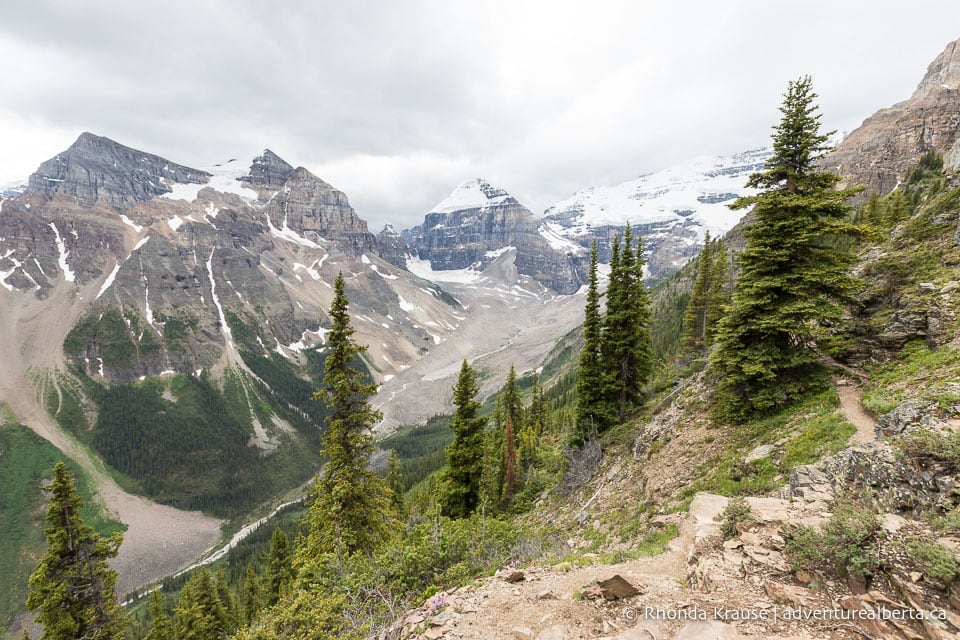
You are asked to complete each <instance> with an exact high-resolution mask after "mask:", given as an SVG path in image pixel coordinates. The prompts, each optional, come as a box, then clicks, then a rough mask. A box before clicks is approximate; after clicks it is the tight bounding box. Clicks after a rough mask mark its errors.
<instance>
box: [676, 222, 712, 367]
mask: <svg viewBox="0 0 960 640" xmlns="http://www.w3.org/2000/svg"><path fill="white" fill-rule="evenodd" d="M712 272H713V245H711V243H710V232H709V231H708V232H707V237H706V239H705V241H704V244H703V249H702V250H701V251H700V255H699V256H698V260H697V277H696V278H694V280H693V291H692V292H691V293H690V301H689V302H687V310H686V312H685V313H684V314H683V346H684V348H686V349H689V350H690V351H700V350H701V349H703V348H704V347H705V346H706V342H707V315H708V313H709V312H708V309H709V306H708V302H707V297H708V292H709V290H710V284H711V276H712V275H713V273H712Z"/></svg>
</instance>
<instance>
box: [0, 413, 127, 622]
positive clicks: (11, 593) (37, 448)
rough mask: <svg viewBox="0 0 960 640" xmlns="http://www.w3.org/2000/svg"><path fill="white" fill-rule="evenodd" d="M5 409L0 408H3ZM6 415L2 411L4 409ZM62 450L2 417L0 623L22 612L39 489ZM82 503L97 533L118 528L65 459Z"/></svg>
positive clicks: (38, 537) (39, 543) (36, 547)
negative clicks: (0, 586) (1, 587)
mask: <svg viewBox="0 0 960 640" xmlns="http://www.w3.org/2000/svg"><path fill="white" fill-rule="evenodd" d="M4 409H5V408H4ZM5 413H6V411H5ZM62 458H63V454H62V453H61V452H60V451H59V450H57V449H56V448H55V447H54V446H53V445H51V444H50V443H49V442H47V441H46V440H44V439H43V438H40V437H39V436H37V435H36V434H35V433H33V431H31V430H30V429H28V428H27V427H24V426H22V425H18V424H15V421H14V420H11V416H8V415H5V416H4V421H3V426H2V427H0V535H2V537H3V540H4V544H2V545H0V584H2V585H3V586H4V588H3V589H0V626H2V627H6V626H8V625H9V624H10V623H11V622H12V620H13V617H14V616H15V615H17V614H18V613H20V612H21V611H22V610H23V601H24V599H25V598H26V594H27V579H28V578H29V576H30V573H31V572H32V571H33V569H34V567H35V566H36V564H37V562H38V560H39V559H40V557H41V556H42V554H43V551H44V548H45V543H44V538H43V531H42V528H43V519H44V514H45V510H46V503H47V498H46V496H45V495H44V493H43V491H42V490H41V486H42V485H43V483H44V482H46V481H47V480H49V478H51V477H52V476H53V467H54V465H55V464H56V463H57V461H59V460H61V459H62ZM66 462H67V466H68V468H69V469H70V471H71V472H72V473H73V474H74V476H75V477H76V478H77V480H76V484H77V489H78V491H79V493H80V495H81V496H82V498H83V501H84V505H85V506H84V507H83V510H82V511H81V516H82V517H83V520H84V522H87V523H88V524H90V525H91V526H93V527H94V529H96V530H97V531H99V532H100V533H103V534H109V533H112V532H114V531H122V530H123V525H122V524H121V523H119V522H117V521H116V520H112V519H110V518H109V516H107V515H106V514H105V513H104V512H103V511H102V510H101V509H100V508H99V507H98V505H97V504H96V503H95V502H94V501H93V495H94V492H93V488H92V487H91V485H90V482H89V481H88V480H87V478H86V477H85V476H84V475H83V474H82V473H81V471H80V467H79V465H76V464H74V463H73V462H72V461H70V460H67V461H66Z"/></svg>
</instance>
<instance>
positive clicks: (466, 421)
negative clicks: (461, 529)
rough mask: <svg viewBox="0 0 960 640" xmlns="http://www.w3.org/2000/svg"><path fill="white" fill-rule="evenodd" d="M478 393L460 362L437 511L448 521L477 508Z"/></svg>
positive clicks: (470, 372) (480, 443)
mask: <svg viewBox="0 0 960 640" xmlns="http://www.w3.org/2000/svg"><path fill="white" fill-rule="evenodd" d="M479 392H480V386H479V385H478V384H477V377H476V374H475V373H474V371H473V369H472V368H471V367H470V365H469V364H467V361H466V360H464V361H463V364H461V365H460V375H459V376H458V377H457V384H456V386H454V388H453V404H454V406H455V407H456V411H454V414H453V420H452V421H451V422H450V428H451V429H453V433H454V439H453V442H452V443H450V445H449V446H448V447H447V468H446V470H445V472H444V485H443V490H442V493H441V494H440V500H439V502H440V509H441V511H442V512H443V514H444V515H446V516H449V517H451V518H465V517H467V516H469V515H470V514H471V513H473V512H474V511H476V510H477V508H478V507H479V506H480V479H481V476H482V475H483V453H484V451H483V449H484V426H485V425H486V422H487V420H486V418H482V417H480V416H479V415H478V414H479V412H480V403H479V402H477V399H476V396H477V393H479Z"/></svg>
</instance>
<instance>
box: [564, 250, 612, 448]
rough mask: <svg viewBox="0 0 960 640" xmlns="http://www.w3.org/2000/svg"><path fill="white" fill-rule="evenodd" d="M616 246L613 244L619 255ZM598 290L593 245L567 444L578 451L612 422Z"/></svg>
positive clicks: (595, 257)
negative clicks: (574, 409)
mask: <svg viewBox="0 0 960 640" xmlns="http://www.w3.org/2000/svg"><path fill="white" fill-rule="evenodd" d="M618 245H619V242H617V243H616V244H615V247H616V251H617V253H618V254H619V251H620V249H619V246H618ZM602 329H603V320H602V318H601V317H600V289H599V284H598V281H597V243H596V242H594V243H593V247H592V248H591V249H590V274H589V284H588V287H587V302H586V306H585V308H584V319H583V348H582V349H581V350H580V370H579V374H578V377H577V415H576V424H575V426H574V429H573V432H572V433H571V435H570V444H571V445H572V446H574V447H581V446H583V444H584V443H585V442H586V441H587V440H588V439H589V438H590V437H591V435H592V434H593V433H594V432H600V431H604V430H605V429H606V428H607V427H608V426H609V425H610V424H611V423H612V421H613V410H612V407H611V405H610V403H609V401H608V400H607V396H606V394H605V393H604V372H603V364H602V362H601V351H600V349H601V345H602V343H601V340H602V335H601V331H602Z"/></svg>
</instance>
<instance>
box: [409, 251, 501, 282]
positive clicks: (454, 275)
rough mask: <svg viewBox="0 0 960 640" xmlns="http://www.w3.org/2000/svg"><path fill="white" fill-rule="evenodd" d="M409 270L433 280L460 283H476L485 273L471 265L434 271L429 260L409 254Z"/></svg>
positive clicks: (425, 278)
mask: <svg viewBox="0 0 960 640" xmlns="http://www.w3.org/2000/svg"><path fill="white" fill-rule="evenodd" d="M407 271H409V272H410V273H412V274H413V275H415V276H417V277H419V278H423V279H424V280H430V281H431V282H456V283H459V284H471V283H474V282H476V281H477V280H479V279H480V278H481V276H482V275H483V274H482V273H481V272H480V271H477V270H476V269H473V268H471V267H467V268H466V269H447V270H444V271H434V270H433V267H432V266H430V261H429V260H421V259H420V258H416V257H414V256H407Z"/></svg>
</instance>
